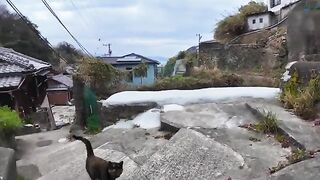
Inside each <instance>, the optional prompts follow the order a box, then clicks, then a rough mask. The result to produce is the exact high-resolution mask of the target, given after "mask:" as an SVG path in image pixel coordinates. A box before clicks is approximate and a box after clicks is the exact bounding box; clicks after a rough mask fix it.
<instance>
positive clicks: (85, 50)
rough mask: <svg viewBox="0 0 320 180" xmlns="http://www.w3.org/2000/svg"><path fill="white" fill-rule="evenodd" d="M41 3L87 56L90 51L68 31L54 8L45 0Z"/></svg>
mask: <svg viewBox="0 0 320 180" xmlns="http://www.w3.org/2000/svg"><path fill="white" fill-rule="evenodd" d="M42 2H43V4H44V5H45V6H46V7H47V9H48V10H49V11H50V13H51V14H52V15H53V16H54V17H55V18H56V19H57V20H58V21H59V23H60V24H61V25H62V27H63V28H64V29H65V30H66V31H67V32H68V34H69V35H70V36H71V37H72V39H73V40H74V41H75V42H76V43H77V44H78V46H79V47H80V48H81V50H82V51H83V52H84V53H85V54H87V55H88V56H91V57H93V56H92V55H91V53H90V52H89V51H88V50H87V49H86V48H85V47H84V46H83V45H82V44H81V43H80V42H79V41H78V39H77V38H76V37H75V36H74V35H73V34H72V33H71V32H70V31H69V29H68V28H67V27H66V26H65V25H64V24H63V22H62V21H61V20H60V18H59V17H58V16H57V14H56V13H55V12H54V10H53V9H52V8H51V6H50V5H49V4H48V3H47V1H46V0H42Z"/></svg>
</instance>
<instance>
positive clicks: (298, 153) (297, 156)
mask: <svg viewBox="0 0 320 180" xmlns="http://www.w3.org/2000/svg"><path fill="white" fill-rule="evenodd" d="M311 157H312V156H311V155H310V153H308V152H306V150H303V149H295V150H293V151H292V153H291V155H290V156H288V157H287V159H288V162H289V163H290V164H294V163H297V162H300V161H303V160H305V159H309V158H311Z"/></svg>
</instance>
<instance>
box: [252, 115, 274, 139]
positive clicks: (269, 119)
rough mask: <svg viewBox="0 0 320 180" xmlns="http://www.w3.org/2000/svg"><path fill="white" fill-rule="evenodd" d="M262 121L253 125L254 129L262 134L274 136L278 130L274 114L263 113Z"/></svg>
mask: <svg viewBox="0 0 320 180" xmlns="http://www.w3.org/2000/svg"><path fill="white" fill-rule="evenodd" d="M262 114H263V119H262V121H260V122H259V123H258V124H255V125H254V128H255V129H256V130H257V131H259V132H262V133H265V134H267V133H271V134H276V133H277V130H278V119H277V116H276V114H274V113H273V112H271V111H268V112H263V113H262Z"/></svg>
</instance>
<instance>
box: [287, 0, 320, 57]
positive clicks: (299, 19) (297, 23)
mask: <svg viewBox="0 0 320 180" xmlns="http://www.w3.org/2000/svg"><path fill="white" fill-rule="evenodd" d="M317 2H318V1H317V0H302V1H301V2H299V3H298V4H297V6H296V7H295V8H294V9H293V11H291V13H290V14H289V17H288V49H289V61H296V60H300V59H304V60H307V61H320V23H319V20H320V9H316V3H317Z"/></svg>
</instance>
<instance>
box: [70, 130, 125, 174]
mask: <svg viewBox="0 0 320 180" xmlns="http://www.w3.org/2000/svg"><path fill="white" fill-rule="evenodd" d="M72 137H73V138H74V139H76V140H80V141H82V142H83V143H84V144H85V145H86V149H87V161H86V169H87V172H88V174H89V176H90V178H91V180H115V179H116V178H118V177H119V176H120V175H121V174H122V171H123V161H121V162H119V163H116V162H111V161H106V160H103V159H101V158H99V157H97V156H95V155H94V153H93V149H92V146H91V143H90V141H89V140H88V139H86V138H83V137H81V136H76V135H73V136H72Z"/></svg>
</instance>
